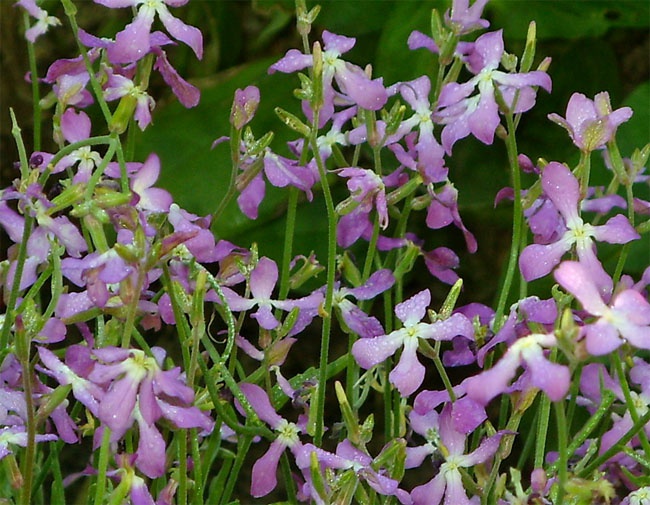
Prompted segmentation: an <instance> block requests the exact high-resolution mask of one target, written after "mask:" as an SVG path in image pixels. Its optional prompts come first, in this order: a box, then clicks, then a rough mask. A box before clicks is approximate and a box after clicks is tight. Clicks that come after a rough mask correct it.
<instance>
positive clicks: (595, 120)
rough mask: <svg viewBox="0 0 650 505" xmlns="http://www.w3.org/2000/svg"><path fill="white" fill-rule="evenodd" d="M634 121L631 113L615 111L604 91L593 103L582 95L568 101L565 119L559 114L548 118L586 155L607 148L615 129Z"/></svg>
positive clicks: (627, 109) (622, 110)
mask: <svg viewBox="0 0 650 505" xmlns="http://www.w3.org/2000/svg"><path fill="white" fill-rule="evenodd" d="M631 117H632V109H630V108H629V107H621V108H620V109H616V110H615V111H612V104H611V103H610V101H609V93H607V91H603V92H602V93H598V94H597V95H596V96H595V97H594V99H593V100H590V99H589V98H587V97H586V96H585V95H583V94H582V93H574V94H573V95H571V98H570V99H569V104H568V105H567V109H566V119H565V118H563V117H561V116H559V115H558V114H549V115H548V118H549V119H550V120H551V121H553V122H554V123H557V124H559V125H560V126H561V127H563V128H564V129H565V130H566V131H568V132H569V136H570V137H571V140H573V143H574V144H575V145H576V146H577V147H579V148H580V150H581V151H583V152H591V151H594V150H595V149H600V148H601V147H604V146H605V144H607V142H609V141H610V140H612V139H613V138H614V135H615V134H616V129H617V128H618V127H619V125H620V124H621V123H624V122H625V121H627V120H628V119H630V118H631Z"/></svg>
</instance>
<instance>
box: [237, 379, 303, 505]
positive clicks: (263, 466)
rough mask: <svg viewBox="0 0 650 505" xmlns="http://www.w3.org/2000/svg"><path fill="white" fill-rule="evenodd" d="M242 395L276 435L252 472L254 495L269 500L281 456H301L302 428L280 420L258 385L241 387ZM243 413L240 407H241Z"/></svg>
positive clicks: (252, 490) (244, 384) (248, 384)
mask: <svg viewBox="0 0 650 505" xmlns="http://www.w3.org/2000/svg"><path fill="white" fill-rule="evenodd" d="M239 387H240V389H241V391H242V393H244V396H246V399H247V400H248V402H249V403H250V404H251V407H253V410H254V411H255V413H256V414H257V416H258V417H259V418H260V419H261V420H262V421H264V422H265V423H267V424H268V425H269V426H270V427H271V428H273V431H275V433H276V438H275V440H273V442H271V445H270V446H269V448H268V450H267V451H266V453H265V454H264V455H263V456H262V457H260V458H259V459H258V460H257V461H256V462H255V464H254V465H253V469H252V476H251V495H252V496H253V497H255V498H259V497H261V496H266V495H267V494H269V493H270V492H271V491H273V490H274V489H275V486H276V485H277V483H278V478H277V475H276V474H277V468H278V463H279V462H280V456H282V453H283V452H284V450H285V449H286V448H289V449H290V450H291V451H292V452H294V453H296V454H297V453H299V451H300V450H301V448H302V442H300V438H299V437H298V435H299V434H300V433H301V432H302V431H303V428H302V427H300V426H298V425H296V424H294V423H292V422H289V421H287V420H286V419H284V418H283V417H281V416H280V415H279V414H278V413H277V412H276V411H275V409H274V408H273V406H272V405H271V401H270V400H269V397H268V395H267V394H266V391H264V390H263V389H262V388H261V387H259V386H258V385H256V384H250V383H242V384H240V385H239ZM238 408H239V409H240V410H241V405H239V403H238Z"/></svg>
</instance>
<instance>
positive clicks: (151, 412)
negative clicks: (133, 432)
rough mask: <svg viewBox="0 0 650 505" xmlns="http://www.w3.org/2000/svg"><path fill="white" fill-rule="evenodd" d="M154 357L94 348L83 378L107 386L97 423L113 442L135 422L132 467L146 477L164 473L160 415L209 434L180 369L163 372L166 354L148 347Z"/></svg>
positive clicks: (209, 424) (207, 421)
mask: <svg viewBox="0 0 650 505" xmlns="http://www.w3.org/2000/svg"><path fill="white" fill-rule="evenodd" d="M152 352H154V354H155V357H149V356H146V355H145V354H144V352H143V351H140V350H137V349H120V348H116V347H104V348H101V349H95V350H94V351H93V354H94V355H95V356H96V357H97V358H98V359H99V362H98V363H97V364H95V366H94V367H93V369H92V371H91V372H90V373H89V374H88V379H89V380H90V381H92V382H94V383H96V384H99V385H101V386H103V387H105V388H106V393H105V394H104V396H103V397H102V399H101V401H100V402H99V411H98V417H99V419H100V420H101V421H102V422H103V423H104V424H105V425H106V426H108V427H109V428H110V429H111V440H112V441H117V440H119V439H120V438H122V436H124V434H125V433H126V431H127V430H128V429H129V428H130V427H131V426H132V424H133V422H134V421H136V422H137V424H138V428H139V434H140V439H139V444H138V449H137V451H136V456H137V459H136V466H137V467H138V468H139V469H140V470H141V471H142V472H143V473H144V474H145V475H147V476H148V477H151V478H156V477H160V476H161V475H163V474H164V473H165V441H164V439H163V437H162V435H161V433H160V431H159V430H158V429H157V428H156V426H155V423H156V422H158V421H159V420H160V418H161V417H164V418H165V419H167V420H169V421H171V422H172V423H173V424H174V425H175V426H177V427H179V428H201V433H203V434H209V433H210V432H211V431H212V428H213V426H214V422H213V421H212V420H211V419H210V418H209V417H208V416H207V414H205V413H203V412H201V411H200V410H199V409H198V408H197V407H194V406H192V402H193V401H194V391H193V390H192V388H190V387H189V386H187V385H186V384H185V381H184V378H183V376H182V375H181V370H180V368H173V369H171V370H162V368H161V364H162V361H163V359H164V356H165V351H164V350H163V349H161V348H157V347H154V348H152Z"/></svg>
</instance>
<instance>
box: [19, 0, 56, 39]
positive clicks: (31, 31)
mask: <svg viewBox="0 0 650 505" xmlns="http://www.w3.org/2000/svg"><path fill="white" fill-rule="evenodd" d="M14 5H19V6H21V7H22V8H23V9H25V10H26V11H27V12H28V13H29V15H30V16H32V17H33V18H36V24H35V25H34V26H32V27H31V28H28V29H27V31H26V32H25V38H26V39H27V40H29V41H30V42H31V43H32V44H33V43H34V42H36V39H37V38H38V37H40V36H41V35H43V34H44V33H45V32H47V31H48V30H49V29H50V27H51V26H61V21H59V19H58V18H56V17H54V16H50V15H49V14H48V13H47V11H46V10H44V9H41V8H40V7H39V6H38V5H36V1H35V0H19V1H18V2H16V3H15V4H14Z"/></svg>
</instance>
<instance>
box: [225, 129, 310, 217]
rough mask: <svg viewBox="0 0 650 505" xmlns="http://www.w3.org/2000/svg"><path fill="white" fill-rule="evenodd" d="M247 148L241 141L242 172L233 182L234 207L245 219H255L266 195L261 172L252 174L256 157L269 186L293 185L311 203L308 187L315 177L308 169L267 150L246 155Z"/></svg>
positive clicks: (256, 166) (282, 186) (255, 165)
mask: <svg viewBox="0 0 650 505" xmlns="http://www.w3.org/2000/svg"><path fill="white" fill-rule="evenodd" d="M218 140H221V139H218ZM213 145H214V144H213ZM248 147H250V146H246V145H245V144H244V143H243V142H242V151H243V153H244V155H245V157H244V158H243V160H242V163H241V168H242V170H243V171H242V173H241V174H240V175H239V177H238V181H237V187H238V188H239V189H240V190H241V193H240V194H239V196H238V197H237V204H238V205H239V208H240V210H241V211H242V212H243V213H244V215H245V216H246V217H248V218H249V219H257V213H258V209H259V205H260V203H262V200H264V196H265V194H266V183H265V182H264V177H263V175H262V173H261V171H260V172H258V173H256V172H255V171H256V170H258V169H259V162H260V158H259V157H260V156H261V158H262V160H261V161H262V169H263V171H264V175H266V178H267V179H268V181H269V182H270V183H271V184H272V185H273V186H275V187H278V188H284V187H286V186H294V187H296V188H298V189H300V190H302V191H304V192H305V194H306V195H307V199H308V200H310V201H311V199H312V198H313V194H312V192H311V188H312V186H313V185H314V183H315V182H316V180H317V178H316V176H315V175H314V172H313V171H312V170H311V169H310V168H309V166H301V165H299V164H298V162H297V161H296V160H292V159H289V158H285V157H284V156H280V155H278V154H275V153H274V152H273V151H272V150H271V149H270V148H268V147H267V148H266V149H264V151H263V152H262V154H261V155H255V156H251V155H248V154H247V152H246V150H247V148H248Z"/></svg>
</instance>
